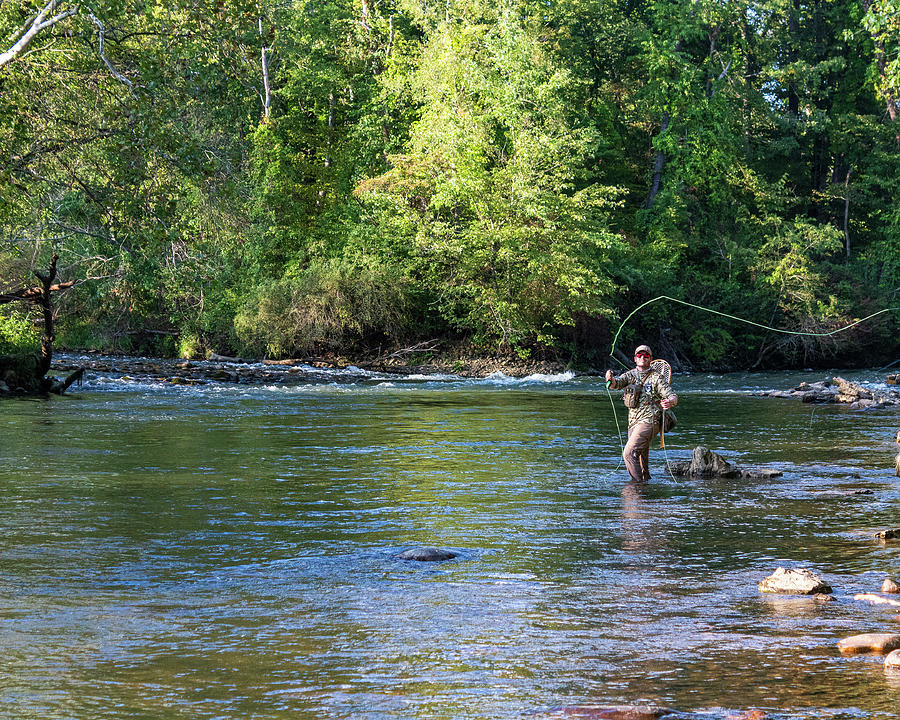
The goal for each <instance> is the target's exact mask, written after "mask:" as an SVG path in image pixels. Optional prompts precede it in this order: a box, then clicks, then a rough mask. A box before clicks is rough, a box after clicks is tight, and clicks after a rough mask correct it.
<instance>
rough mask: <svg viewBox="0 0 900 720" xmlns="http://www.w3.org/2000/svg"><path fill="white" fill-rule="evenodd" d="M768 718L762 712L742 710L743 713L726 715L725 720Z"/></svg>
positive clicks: (762, 719) (760, 719) (758, 719)
mask: <svg viewBox="0 0 900 720" xmlns="http://www.w3.org/2000/svg"><path fill="white" fill-rule="evenodd" d="M767 717H769V716H768V715H766V713H764V712H763V711H762V710H744V711H743V712H739V713H734V714H732V715H726V716H725V720H766V718H767Z"/></svg>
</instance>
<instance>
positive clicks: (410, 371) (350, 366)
mask: <svg viewBox="0 0 900 720" xmlns="http://www.w3.org/2000/svg"><path fill="white" fill-rule="evenodd" d="M417 360H422V361H421V362H417ZM78 368H82V369H84V370H86V371H89V372H92V373H94V374H100V375H109V376H114V377H120V378H126V379H129V378H131V379H134V380H139V381H156V382H168V383H171V384H175V385H198V384H203V383H206V382H231V383H242V384H265V383H292V382H300V381H305V380H307V379H309V378H310V377H311V376H316V375H317V374H319V373H321V372H327V371H331V370H340V371H343V372H342V377H344V378H345V379H347V378H351V377H353V375H354V374H355V373H356V374H358V375H359V377H360V378H364V377H368V376H369V375H371V373H373V372H375V373H385V374H392V375H407V376H408V375H455V376H459V377H463V378H484V377H489V376H490V375H493V374H496V373H503V374H504V375H506V376H508V377H516V378H522V377H529V376H532V375H558V374H560V373H563V372H567V371H571V370H573V368H572V367H571V365H570V364H568V363H566V362H563V361H561V360H551V359H543V360H538V359H526V360H522V359H517V358H510V357H503V356H479V357H459V356H457V357H452V356H451V357H447V356H441V357H437V356H427V357H422V355H421V354H419V356H418V357H417V356H416V355H413V356H412V357H409V356H407V357H403V356H398V357H380V358H376V359H351V358H348V357H343V356H340V355H334V356H327V357H326V356H315V357H307V358H292V359H285V360H261V359H255V358H238V357H228V356H223V355H216V354H212V355H210V356H209V358H207V359H204V360H185V359H179V358H148V357H135V356H130V355H115V354H108V353H80V352H59V353H57V354H56V356H55V357H54V362H53V366H52V368H51V373H54V374H61V375H65V374H69V373H71V372H73V371H74V370H76V369H78ZM578 372H579V374H596V371H594V370H591V369H589V368H580V369H579V370H578Z"/></svg>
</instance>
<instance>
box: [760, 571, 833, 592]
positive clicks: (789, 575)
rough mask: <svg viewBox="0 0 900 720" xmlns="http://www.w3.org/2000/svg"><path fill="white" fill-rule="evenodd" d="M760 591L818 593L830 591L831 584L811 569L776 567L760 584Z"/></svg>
mask: <svg viewBox="0 0 900 720" xmlns="http://www.w3.org/2000/svg"><path fill="white" fill-rule="evenodd" d="M759 589H760V591H761V592H766V593H780V594H782V595H818V594H827V593H830V592H831V586H830V585H829V584H828V583H826V582H825V581H824V580H823V579H822V578H820V577H819V576H818V575H816V574H815V573H814V572H813V571H812V570H808V569H806V568H796V569H793V570H787V569H785V568H782V567H780V568H778V569H777V570H775V572H774V573H772V574H771V575H769V577H767V578H765V579H764V580H763V581H762V582H761V583H760V584H759Z"/></svg>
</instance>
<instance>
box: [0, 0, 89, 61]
mask: <svg viewBox="0 0 900 720" xmlns="http://www.w3.org/2000/svg"><path fill="white" fill-rule="evenodd" d="M57 5H59V0H50V2H48V3H47V4H46V5H44V7H43V9H42V10H41V11H40V12H39V13H38V14H37V15H36V16H35V17H34V19H32V20H31V22H30V23H26V24H25V25H23V26H22V27H21V28H19V30H17V31H16V32H15V33H14V34H13V38H18V40H16V42H15V43H14V44H13V46H12V47H11V48H9V50H7V51H6V52H4V53H2V54H0V68H2V67H3V66H4V65H8V64H9V63H11V62H12V61H13V60H15V59H16V58H17V57H18V56H19V55H20V54H21V53H22V52H23V51H24V50H25V49H26V48H27V47H28V46H29V45H30V44H31V41H32V40H34V38H35V36H36V35H37V34H38V33H39V32H41V30H46V29H47V28H48V27H53V26H54V25H56V24H57V23H58V22H60V21H62V20H65V19H66V18H68V17H72V16H73V15H77V14H78V10H79V7H80V6H78V5H75V6H74V7H71V8H69V9H68V10H64V11H63V12H61V13H59V14H58V15H54V16H53V17H51V18H49V19H48V18H47V16H48V15H49V14H50V13H52V12H54V11H55V10H56V6H57Z"/></svg>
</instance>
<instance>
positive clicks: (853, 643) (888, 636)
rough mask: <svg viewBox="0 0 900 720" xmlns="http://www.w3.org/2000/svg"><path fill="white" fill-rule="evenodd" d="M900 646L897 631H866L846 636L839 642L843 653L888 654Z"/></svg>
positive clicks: (899, 636)
mask: <svg viewBox="0 0 900 720" xmlns="http://www.w3.org/2000/svg"><path fill="white" fill-rule="evenodd" d="M898 648H900V635H897V634H896V633H865V634H863V635H854V636H852V637H848V638H844V639H843V640H841V641H840V642H839V643H838V650H840V651H841V654H842V655H860V654H863V653H878V654H880V655H886V654H887V653H889V652H891V651H892V650H897V649H898Z"/></svg>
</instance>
